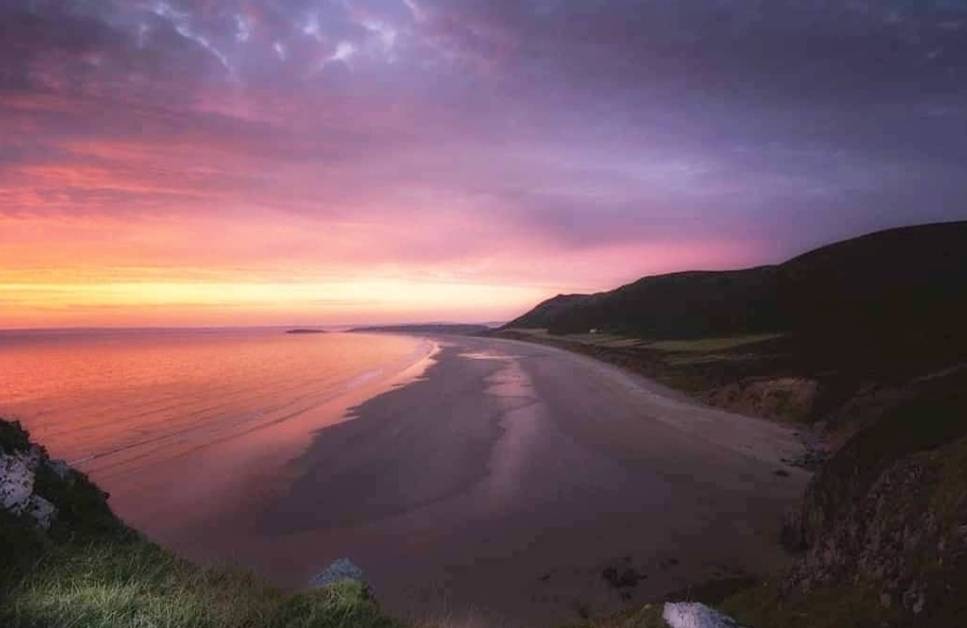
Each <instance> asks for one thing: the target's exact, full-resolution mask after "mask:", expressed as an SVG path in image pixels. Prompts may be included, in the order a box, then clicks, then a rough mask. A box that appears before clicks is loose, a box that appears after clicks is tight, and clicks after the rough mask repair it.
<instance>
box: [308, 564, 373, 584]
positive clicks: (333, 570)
mask: <svg viewBox="0 0 967 628" xmlns="http://www.w3.org/2000/svg"><path fill="white" fill-rule="evenodd" d="M341 580H356V581H358V582H362V583H364V584H365V582H366V580H365V576H364V575H363V570H362V569H360V568H359V567H357V566H356V565H355V564H354V563H353V561H351V560H349V559H348V558H340V559H339V560H335V561H333V562H332V563H330V564H329V566H328V567H326V568H325V569H324V570H322V572H320V573H319V574H318V575H317V576H316V577H315V578H313V579H312V580H310V581H309V585H310V586H313V587H324V586H327V585H330V584H333V583H334V582H339V581H341Z"/></svg>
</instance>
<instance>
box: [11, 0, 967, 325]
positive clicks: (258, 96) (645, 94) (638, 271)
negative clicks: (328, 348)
mask: <svg viewBox="0 0 967 628" xmlns="http://www.w3.org/2000/svg"><path fill="white" fill-rule="evenodd" d="M958 218H967V3H965V2H961V1H955V0H944V1H941V0H934V1H930V0H924V1H922V2H917V1H914V0H903V1H900V0H893V1H891V0H838V1H834V0H815V1H812V2H803V1H801V0H705V1H701V0H693V1H688V0H642V1H638V2H632V1H630V0H611V1H607V2H605V1H599V0H535V1H533V2H526V1H518V0H490V1H484V0H450V1H444V0H225V1H216V0H183V1H177V0H152V1H145V2H142V1H140V0H119V1H117V2H112V1H109V0H103V1H100V2H99V1H93V0H88V1H80V0H77V1H73V2H72V1H69V0H62V1H54V0H52V1H43V0H37V1H30V0H0V328H16V327H42V326H99V325H110V326H114V325H133V326H139V325H235V324H238V325H248V324H312V323H318V324H339V323H357V322H374V323H376V322H390V321H417V320H461V321H493V320H501V319H506V318H508V317H510V316H513V315H515V314H518V313H520V312H521V311H523V310H525V309H527V308H528V307H529V306H531V305H532V304H534V303H535V302H536V301H538V300H540V299H542V298H546V297H548V296H553V295H554V294H557V293H559V292H574V291H593V290H602V289H608V288H611V287H614V286H616V285H618V284H620V283H622V282H625V281H628V280H631V279H635V278H637V277H639V276H641V275H644V274H650V273H657V272H665V271H672V270H685V269H691V268H709V269H715V268H730V267H736V266H743V265H753V264H760V263H771V262H777V261H781V260H782V259H784V258H786V257H788V256H790V255H793V254H796V253H799V252H802V251H804V250H806V249H808V248H811V247H813V246H816V245H818V244H822V243H826V242H830V241H833V240H837V239H842V238H845V237H850V236H853V235H858V234H860V233H863V232H867V231H871V230H875V229H878V228H885V227H891V226H898V225H903V224H912V223H920V222H931V221H938V220H952V219H958Z"/></svg>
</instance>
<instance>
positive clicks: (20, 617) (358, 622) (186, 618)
mask: <svg viewBox="0 0 967 628" xmlns="http://www.w3.org/2000/svg"><path fill="white" fill-rule="evenodd" d="M11 519H13V518H12V517H9V516H8V517H7V518H6V519H5V520H4V521H0V526H6V525H9V524H10V523H11ZM33 547H34V549H35V551H36V550H37V549H40V552H39V554H38V555H37V556H35V558H34V559H33V560H32V561H31V562H30V563H25V562H23V561H21V563H20V565H19V569H18V571H19V574H17V575H18V576H19V577H7V578H6V579H5V586H4V587H3V588H2V589H0V599H2V600H3V601H2V603H0V626H5V627H8V628H20V627H23V628H27V627H31V628H33V627H37V628H39V627H42V626H43V627H54V626H65V627H66V626H71V627H85V628H87V627H90V628H100V627H104V628H108V627H116V626H131V627H145V628H148V627H151V628H181V627H185V628H188V627H193V628H194V627H197V628H207V627H212V628H215V627H225V628H230V627H231V628H235V627H238V628H245V627H249V626H251V627H253V628H255V627H263V626H264V627H268V628H272V627H275V626H278V627H280V628H281V627H283V626H285V627H287V628H288V627H293V628H299V627H305V628H309V627H319V628H343V627H345V628H350V627H360V628H377V627H379V628H384V627H385V628H390V627H393V626H398V625H399V624H398V623H397V622H395V621H393V620H391V619H388V618H387V617H386V616H385V615H383V614H382V613H381V612H380V610H379V608H378V607H377V605H376V604H375V602H374V601H372V600H371V599H370V598H369V596H368V594H367V592H366V590H365V588H364V586H363V585H361V584H360V583H357V582H351V581H347V582H343V583H338V584H336V585H333V586H330V587H326V588H324V589H319V590H314V591H308V592H304V593H298V594H287V593H285V592H283V591H281V590H278V589H275V588H273V587H270V586H268V585H266V584H265V583H263V582H261V581H260V580H258V579H257V578H255V577H254V576H252V575H251V574H248V573H246V572H242V571H237V570H232V569H225V568H201V567H198V566H195V565H193V564H191V563H189V562H187V561H185V560H182V559H179V558H177V557H175V556H174V555H172V554H171V553H170V552H168V551H166V550H164V549H162V548H161V547H159V546H157V545H155V544H153V543H150V542H148V541H146V540H144V539H142V538H140V537H138V536H137V535H130V534H129V535H123V536H122V537H120V538H116V539H115V538H104V537H102V538H99V539H96V540H89V541H78V542H68V543H62V544H58V543H52V542H50V541H46V542H41V543H39V544H38V543H34V544H33Z"/></svg>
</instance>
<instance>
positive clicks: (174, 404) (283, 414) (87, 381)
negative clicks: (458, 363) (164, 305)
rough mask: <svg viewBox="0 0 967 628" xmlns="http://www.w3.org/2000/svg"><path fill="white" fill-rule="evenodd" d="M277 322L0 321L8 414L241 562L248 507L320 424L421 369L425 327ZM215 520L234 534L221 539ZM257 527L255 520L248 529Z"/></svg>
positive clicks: (142, 511) (178, 535)
mask: <svg viewBox="0 0 967 628" xmlns="http://www.w3.org/2000/svg"><path fill="white" fill-rule="evenodd" d="M285 332H286V330H285V329H283V328H250V329H121V330H105V329H95V330H77V329H71V330H36V331H34V330H31V331H0V418H4V419H7V420H17V421H20V423H21V424H22V425H23V426H24V427H25V428H26V429H27V430H29V432H30V435H31V438H32V439H33V440H34V441H35V442H38V443H40V444H42V445H43V446H44V447H45V448H46V449H47V450H48V452H49V453H50V455H51V456H52V457H54V458H60V459H64V460H66V461H67V462H68V463H70V464H71V465H73V466H74V467H75V468H77V469H79V470H80V471H82V472H84V473H86V474H88V476H89V477H90V478H91V479H92V480H94V481H95V482H96V483H97V484H98V485H99V486H100V487H101V488H102V489H104V490H105V491H107V492H108V493H109V494H110V500H109V503H110V505H111V507H112V508H113V509H114V511H115V512H116V513H117V514H118V515H119V516H120V517H121V518H122V519H124V520H125V521H126V522H128V523H129V524H130V525H132V526H134V527H135V528H137V529H138V530H141V531H142V532H144V533H146V534H147V535H148V536H149V537H150V538H152V539H154V540H156V541H158V542H160V543H162V544H164V545H166V546H169V547H173V548H175V549H176V550H177V551H179V553H183V554H186V555H188V556H191V557H196V558H197V557H201V558H210V559H211V560H212V561H218V562H241V563H243V564H244V563H247V562H250V561H247V560H245V559H246V556H244V555H240V556H232V555H225V550H224V548H225V547H238V548H244V547H245V545H246V543H247V539H246V534H247V533H248V532H246V531H247V530H249V529H250V528H252V525H251V522H249V521H246V519H245V518H246V516H248V514H249V513H253V512H257V511H258V505H259V502H260V501H262V500H265V499H266V498H267V496H269V495H271V494H272V492H273V491H274V490H277V489H278V488H279V487H284V486H285V485H286V483H287V482H288V481H290V480H291V478H290V477H289V476H290V475H291V471H290V469H291V462H292V461H294V460H296V459H298V457H299V456H300V455H301V454H302V453H303V452H304V451H305V450H306V449H307V448H308V446H309V445H310V444H311V442H312V439H313V436H314V434H316V433H317V432H318V431H319V430H322V429H324V428H326V427H329V426H332V425H334V424H336V423H339V422H342V421H346V420H351V419H352V418H353V408H354V407H356V406H357V405H359V404H360V403H362V402H364V401H366V400H368V399H370V398H372V397H375V396H377V395H379V394H382V393H383V392H386V391H389V390H391V389H393V388H395V387H398V386H403V385H405V384H407V383H409V382H411V381H413V380H415V379H417V378H419V377H420V376H421V375H422V373H423V371H424V370H425V369H426V368H427V366H428V365H429V364H431V363H432V360H433V355H434V353H435V351H436V344H435V343H434V342H433V341H432V340H430V339H427V338H421V337H415V336H405V335H393V334H383V333H344V332H329V333H318V334H287V333H285ZM213 534H217V535H219V536H222V537H224V536H225V535H226V534H228V535H235V536H236V538H235V540H233V541H232V542H231V543H229V542H228V541H227V540H226V542H225V543H222V544H220V545H219V549H211V550H209V548H214V545H215V544H213V543H212V542H211V539H212V536H213ZM252 534H255V533H254V532H253V533H252Z"/></svg>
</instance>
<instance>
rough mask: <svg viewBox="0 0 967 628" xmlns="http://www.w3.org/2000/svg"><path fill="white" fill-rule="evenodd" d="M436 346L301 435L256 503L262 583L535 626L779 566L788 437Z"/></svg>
mask: <svg viewBox="0 0 967 628" xmlns="http://www.w3.org/2000/svg"><path fill="white" fill-rule="evenodd" d="M434 340H435V341H437V342H438V343H439V346H440V351H439V353H438V354H437V355H436V357H435V363H434V364H433V365H432V366H430V368H429V369H428V370H427V371H426V373H425V375H424V376H423V377H422V378H420V379H419V380H417V381H415V382H414V383H411V384H409V385H407V386H404V387H401V388H398V389H396V390H393V391H391V392H388V393H385V394H383V395H380V396H378V397H375V398H373V399H371V400H369V401H367V402H365V403H363V404H362V405H360V406H358V407H356V408H354V409H353V410H352V415H353V417H354V418H353V420H350V421H346V422H344V423H340V424H338V425H335V426H332V427H328V428H326V429H323V430H320V431H318V432H317V433H316V435H315V438H314V441H313V443H312V445H311V446H310V447H309V448H308V450H307V451H306V452H305V453H304V454H303V455H302V456H301V457H299V458H298V459H296V460H295V461H293V463H292V464H291V465H290V467H289V469H288V470H287V474H288V475H289V477H291V478H292V481H291V483H290V484H289V485H288V487H287V488H286V489H285V490H283V491H280V492H278V493H276V494H275V496H274V497H273V498H272V499H271V500H268V501H266V502H264V504H263V507H262V509H261V512H259V513H258V516H257V526H258V529H259V532H260V536H262V537H263V538H264V539H265V541H266V543H267V547H268V546H271V547H274V548H275V551H274V552H272V556H273V557H272V558H271V559H267V560H266V561H265V562H264V563H263V568H264V569H266V570H267V571H268V572H269V575H273V576H274V577H275V578H276V579H277V580H279V581H282V582H283V583H284V584H288V585H292V586H299V584H300V582H302V583H304V582H305V581H306V580H307V579H308V578H309V577H310V576H311V575H312V572H313V570H315V569H318V568H320V567H322V566H324V565H325V564H326V563H327V562H328V561H330V560H333V559H336V558H339V557H349V558H350V559H351V560H353V561H354V562H356V563H358V564H359V565H360V566H362V568H363V569H364V570H365V571H366V573H367V575H368V578H369V580H370V581H371V583H372V585H373V586H374V588H375V591H376V594H377V596H378V599H379V600H380V602H381V603H382V604H383V606H384V607H385V608H386V609H387V610H389V611H390V612H393V613H397V614H401V615H410V616H416V617H425V616H427V615H436V614H449V615H452V616H458V617H459V616H462V615H464V614H467V613H470V614H477V615H479V616H483V617H485V618H487V619H488V620H489V621H492V622H496V621H500V622H501V623H505V624H507V625H515V624H516V625H541V624H548V623H554V622H558V621H561V620H567V619H573V618H577V616H578V615H579V614H581V613H586V612H591V613H595V614H598V613H602V612H608V611H613V610H617V609H620V608H622V607H623V606H624V605H627V604H632V603H634V602H635V601H641V600H647V599H650V598H652V597H654V596H656V595H660V594H663V593H667V592H669V591H672V590H677V589H680V588H682V587H684V586H687V585H689V584H693V583H696V582H701V581H705V580H709V579H713V578H721V577H728V576H735V575H740V574H749V573H758V572H763V571H765V570H769V569H773V568H776V567H777V566H780V565H781V564H782V563H783V562H784V561H785V560H786V559H787V557H786V556H785V555H784V553H783V551H782V550H781V549H780V546H779V543H778V534H779V524H780V518H781V514H782V512H783V510H784V509H785V508H786V507H788V506H789V505H791V504H793V503H794V502H795V500H796V499H797V497H798V496H799V495H800V493H801V490H802V488H803V487H804V485H805V482H806V480H807V479H808V474H807V473H805V472H804V471H802V470H800V469H797V468H792V467H788V466H787V465H786V464H784V463H783V462H782V459H789V458H792V457H794V456H795V455H796V454H797V453H798V452H799V451H800V449H801V446H800V444H799V442H798V439H797V438H796V436H795V435H794V433H793V431H792V430H791V429H788V428H786V427H783V426H779V425H776V424H773V423H768V422H765V421H761V420H757V419H751V418H746V417H742V416H738V415H734V414H730V413H727V412H722V411H719V410H714V409H710V408H706V407H703V406H700V405H697V404H696V403H694V402H693V401H690V400H688V399H687V398H685V397H684V396H683V395H681V394H679V393H676V392H674V391H671V390H668V389H666V388H663V387H661V386H659V385H657V384H654V383H652V382H649V381H648V380H645V379H642V378H640V377H638V376H635V375H632V374H629V373H627V372H624V371H622V370H620V369H618V368H615V367H612V366H610V365H607V364H603V363H600V362H597V361H594V360H592V359H590V358H587V357H584V356H579V355H575V354H571V353H568V352H565V351H561V350H558V349H554V348H550V347H545V346H538V345H533V344H528V343H521V342H515V341H508V340H496V339H484V338H469V337H468V338H463V337H437V338H434ZM777 472H779V473H777ZM609 567H613V568H615V569H617V570H618V571H619V573H623V572H624V571H626V570H628V569H632V570H634V572H635V573H637V574H639V576H640V580H639V581H638V582H637V584H636V585H635V586H633V587H632V586H628V587H624V588H621V589H620V590H619V589H617V588H615V587H613V586H611V585H610V584H609V583H608V582H607V581H606V580H605V578H603V577H602V573H603V571H604V570H606V569H608V568H609Z"/></svg>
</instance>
